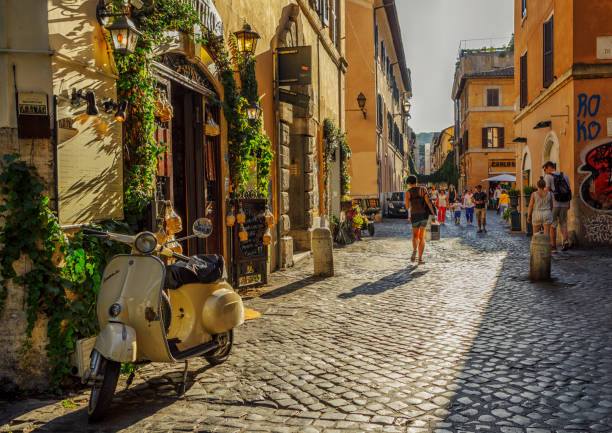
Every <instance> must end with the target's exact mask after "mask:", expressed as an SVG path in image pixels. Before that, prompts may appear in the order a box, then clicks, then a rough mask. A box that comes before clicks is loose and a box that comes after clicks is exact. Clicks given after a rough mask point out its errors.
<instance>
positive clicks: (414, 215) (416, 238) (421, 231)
mask: <svg viewBox="0 0 612 433" xmlns="http://www.w3.org/2000/svg"><path fill="white" fill-rule="evenodd" d="M407 181H408V190H407V191H406V194H404V202H405V203H406V209H407V210H408V214H409V215H410V216H409V221H410V222H411V223H412V256H411V257H410V261H411V262H414V261H415V260H416V256H417V251H418V254H419V262H418V264H419V265H421V264H423V263H424V262H423V251H424V250H425V228H426V227H427V220H428V217H429V215H434V219H435V215H436V213H435V212H434V209H433V206H432V205H431V201H430V200H429V195H428V194H427V190H426V189H425V188H423V187H419V186H417V184H416V183H417V178H416V176H414V175H410V176H408V179H407Z"/></svg>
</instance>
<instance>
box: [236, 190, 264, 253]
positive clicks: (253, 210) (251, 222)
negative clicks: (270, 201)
mask: <svg viewBox="0 0 612 433" xmlns="http://www.w3.org/2000/svg"><path fill="white" fill-rule="evenodd" d="M240 206H242V211H243V212H244V213H245V215H246V221H245V223H244V229H245V230H246V231H247V233H248V235H249V237H248V239H247V240H246V241H243V242H240V239H239V237H238V232H239V231H240V224H238V223H236V224H234V242H235V246H236V247H235V249H234V252H235V258H236V262H238V263H243V262H248V261H255V260H267V259H268V248H267V247H266V246H265V245H264V244H263V241H262V237H263V234H264V233H265V231H266V218H265V216H264V215H265V212H266V200H265V199H242V200H237V203H236V208H235V210H234V212H235V213H236V215H238V212H239V210H240Z"/></svg>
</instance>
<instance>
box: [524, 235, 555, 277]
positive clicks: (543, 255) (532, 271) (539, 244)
mask: <svg viewBox="0 0 612 433" xmlns="http://www.w3.org/2000/svg"><path fill="white" fill-rule="evenodd" d="M530 252H531V260H530V262H529V278H530V279H531V280H532V281H542V280H549V279H550V258H551V247H550V237H549V236H548V235H547V234H545V233H542V232H540V233H537V234H535V235H533V237H532V238H531V251H530Z"/></svg>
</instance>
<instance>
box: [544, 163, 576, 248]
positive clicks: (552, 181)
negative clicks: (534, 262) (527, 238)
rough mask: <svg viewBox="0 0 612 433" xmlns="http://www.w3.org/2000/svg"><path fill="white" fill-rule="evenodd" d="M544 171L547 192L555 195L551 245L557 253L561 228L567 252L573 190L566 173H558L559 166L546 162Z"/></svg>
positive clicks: (563, 245) (563, 246)
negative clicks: (558, 232)
mask: <svg viewBox="0 0 612 433" xmlns="http://www.w3.org/2000/svg"><path fill="white" fill-rule="evenodd" d="M542 168H543V169H544V173H546V176H544V180H545V181H546V191H551V192H552V193H553V211H552V215H553V222H552V224H551V226H550V244H551V246H552V252H553V253H556V252H557V227H558V226H560V227H561V236H562V237H563V244H562V247H561V249H562V250H563V251H566V250H567V249H568V248H569V241H568V239H567V213H568V211H569V208H570V201H571V199H572V190H571V188H570V181H569V178H568V177H567V176H566V175H565V173H561V172H560V171H557V164H555V163H554V162H552V161H546V162H545V163H544V165H543V166H542Z"/></svg>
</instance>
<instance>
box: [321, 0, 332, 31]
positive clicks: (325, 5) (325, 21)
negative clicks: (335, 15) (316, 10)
mask: <svg viewBox="0 0 612 433" xmlns="http://www.w3.org/2000/svg"><path fill="white" fill-rule="evenodd" d="M322 1H323V11H322V16H321V21H323V25H324V26H329V1H330V0H322Z"/></svg>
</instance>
